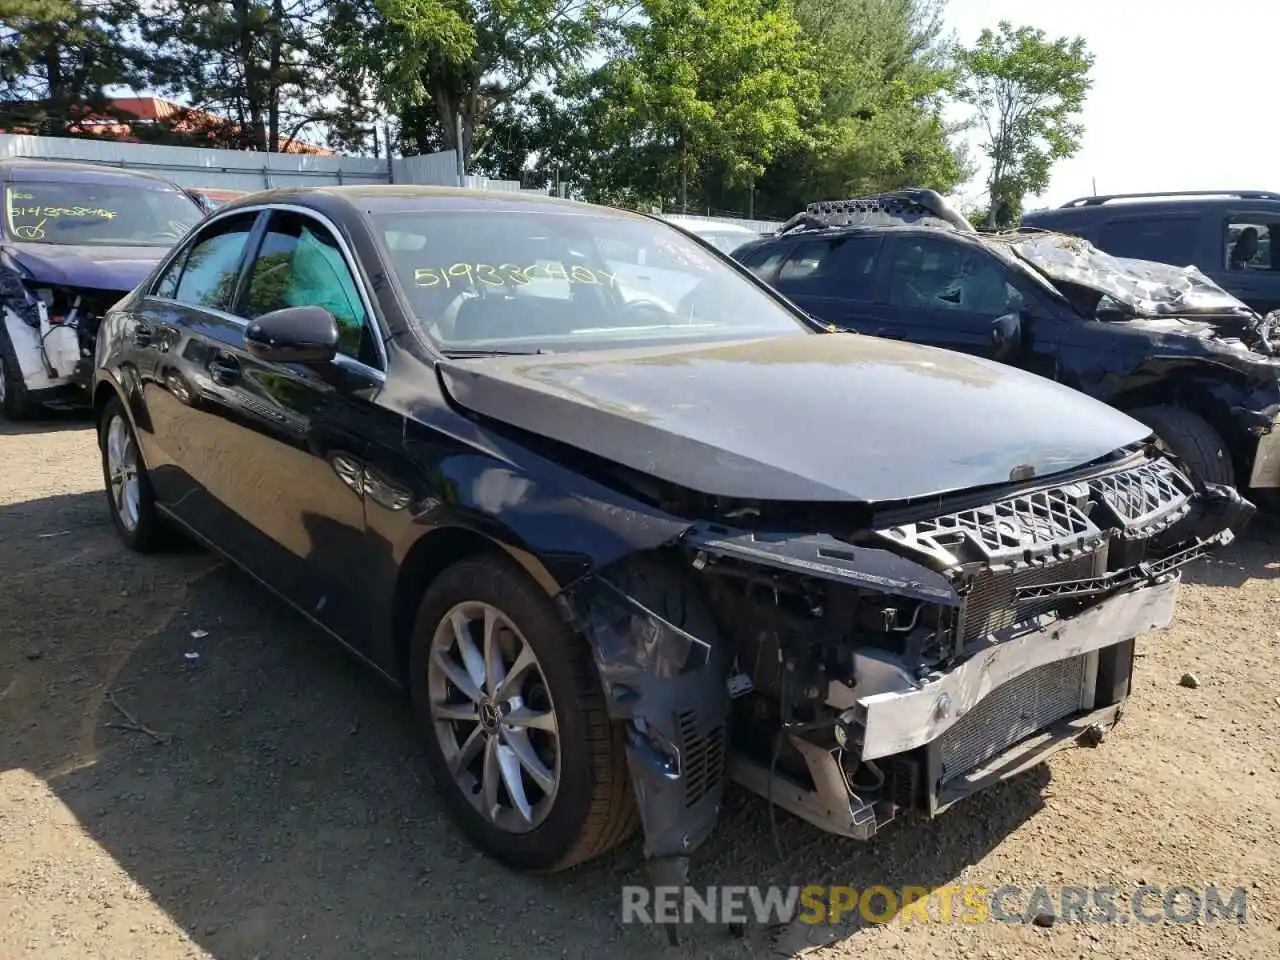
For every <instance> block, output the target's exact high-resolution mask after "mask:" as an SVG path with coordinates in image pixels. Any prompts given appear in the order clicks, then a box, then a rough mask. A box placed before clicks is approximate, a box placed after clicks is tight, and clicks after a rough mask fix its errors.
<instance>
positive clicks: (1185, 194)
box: [1022, 190, 1280, 224]
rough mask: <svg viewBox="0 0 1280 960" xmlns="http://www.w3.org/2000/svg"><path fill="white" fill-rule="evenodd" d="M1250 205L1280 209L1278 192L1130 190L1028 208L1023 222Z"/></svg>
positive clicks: (1108, 217)
mask: <svg viewBox="0 0 1280 960" xmlns="http://www.w3.org/2000/svg"><path fill="white" fill-rule="evenodd" d="M1242 203H1247V204H1248V205H1249V206H1251V207H1254V206H1274V207H1275V208H1276V209H1277V210H1280V194H1277V193H1272V192H1269V191H1266V190H1189V191H1178V192H1174V193H1129V194H1106V195H1102V196H1093V197H1079V198H1077V199H1075V200H1071V201H1068V202H1067V203H1064V204H1063V205H1062V206H1060V207H1050V208H1048V209H1046V210H1030V211H1028V212H1027V213H1025V214H1024V215H1023V217H1022V220H1023V222H1024V223H1029V224H1031V223H1037V222H1045V221H1049V220H1059V219H1072V220H1075V219H1080V220H1093V219H1102V220H1106V219H1110V218H1111V217H1113V216H1125V217H1131V216H1135V215H1137V216H1143V215H1149V214H1160V213H1187V212H1200V211H1216V210H1221V209H1223V208H1231V209H1236V208H1238V207H1240V205H1241V204H1242Z"/></svg>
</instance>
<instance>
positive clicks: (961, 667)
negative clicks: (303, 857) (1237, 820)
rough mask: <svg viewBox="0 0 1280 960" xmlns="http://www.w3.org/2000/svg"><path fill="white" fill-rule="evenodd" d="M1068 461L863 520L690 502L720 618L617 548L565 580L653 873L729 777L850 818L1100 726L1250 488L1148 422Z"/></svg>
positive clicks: (682, 857)
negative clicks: (745, 520)
mask: <svg viewBox="0 0 1280 960" xmlns="http://www.w3.org/2000/svg"><path fill="white" fill-rule="evenodd" d="M1068 477H1069V478H1068V479H1067V480H1063V481H1059V482H1056V483H1053V482H1047V481H1042V482H1040V483H1039V484H1034V483H1030V484H1021V485H1019V486H1018V487H1017V488H1014V489H1009V490H1006V491H1005V492H1002V493H998V494H987V495H986V496H982V497H978V498H974V497H972V496H971V497H968V498H967V499H966V498H963V497H961V498H959V499H956V498H951V499H950V502H949V504H947V505H945V506H943V508H942V509H941V510H939V509H938V504H939V503H942V502H943V501H935V502H934V505H933V508H932V509H929V508H922V507H919V506H910V505H908V506H902V505H896V506H894V507H892V508H891V509H888V510H881V511H875V512H873V516H874V522H873V523H872V524H870V525H868V526H865V527H862V528H859V529H850V530H841V529H829V530H825V531H818V532H815V531H813V530H812V529H809V530H807V531H805V532H796V533H785V532H779V531H778V530H777V529H776V528H774V529H764V527H765V526H770V527H772V526H773V525H772V524H765V523H764V522H763V521H762V520H761V519H760V518H757V520H756V522H755V523H753V524H752V525H751V526H750V527H742V526H734V525H731V524H729V523H720V522H707V521H704V522H700V523H696V524H694V525H692V526H691V527H690V528H689V529H688V530H687V531H686V532H685V533H684V535H683V536H682V537H680V538H679V540H678V542H677V543H675V544H669V545H667V546H666V547H664V548H663V550H664V551H666V552H667V553H669V554H670V555H671V556H672V557H674V558H676V559H678V561H679V562H680V563H681V564H682V566H683V568H684V575H685V576H687V577H688V578H690V580H691V581H692V582H693V583H695V584H696V591H695V592H696V594H697V595H698V596H700V597H701V598H703V599H704V600H705V602H706V604H707V606H708V609H709V611H710V613H711V617H712V619H713V620H714V622H715V624H716V628H717V631H718V633H717V635H715V636H695V635H693V634H692V633H691V632H689V631H688V630H687V629H686V628H685V627H684V626H682V625H680V624H679V623H677V622H674V621H675V620H676V619H677V618H674V617H668V616H666V615H664V614H663V613H661V612H659V611H657V610H655V609H653V605H652V604H649V605H646V604H645V603H644V602H642V600H641V599H640V598H637V597H636V596H634V595H630V594H629V593H628V592H627V590H626V589H625V588H624V586H623V585H622V584H623V581H622V580H619V579H617V578H615V577H614V576H613V573H612V570H611V568H605V569H603V570H599V571H596V572H595V573H593V574H591V575H589V576H587V577H586V578H584V579H583V580H581V581H579V582H578V583H576V584H575V585H573V586H572V587H570V588H569V589H568V590H567V591H566V592H565V593H564V594H563V595H562V601H563V603H564V606H565V609H566V612H567V614H568V615H569V616H570V617H571V618H572V620H573V622H574V623H575V625H576V627H577V629H578V630H579V631H580V632H581V633H582V634H583V635H584V636H585V637H586V638H587V640H588V642H589V643H590V644H591V646H592V649H593V651H594V657H595V662H596V665H597V668H598V671H599V674H600V678H601V681H602V683H603V684H604V687H605V692H606V694H607V697H608V701H609V704H610V711H611V714H612V716H613V717H614V718H615V719H616V720H619V721H622V722H624V723H625V724H626V728H627V731H628V756H629V763H630V770H631V775H632V779H633V783H634V787H635V794H636V799H637V803H638V805H639V808H640V813H641V819H642V822H643V825H644V830H645V837H646V844H645V852H646V855H647V856H648V857H649V858H650V862H651V865H652V867H653V877H654V881H655V883H657V884H658V885H661V886H670V885H680V884H683V883H684V882H685V879H686V877H687V869H688V857H689V855H690V853H692V851H693V850H694V849H696V848H697V846H698V845H699V844H700V843H701V842H702V841H703V840H704V839H705V838H706V837H707V836H708V834H709V833H710V832H711V830H712V828H713V826H714V824H715V821H716V817H717V815H718V812H719V808H720V802H721V791H722V787H723V781H724V779H725V778H726V777H727V778H728V779H732V780H734V781H736V782H737V783H739V784H741V785H743V786H745V787H747V788H748V789H750V790H752V791H754V792H756V793H758V794H760V795H762V796H764V797H766V798H767V799H768V800H770V801H771V802H772V803H775V804H777V805H778V806H781V807H782V808H784V809H786V810H788V811H790V812H791V813H793V814H795V815H796V816H799V817H801V818H803V819H805V820H807V821H809V822H810V823H812V824H814V825H816V826H818V827H820V828H822V829H824V830H826V831H828V832H831V833H834V834H838V835H841V836H845V837H850V838H856V839H864V840H865V839H868V838H870V837H872V836H874V835H875V833H876V832H877V831H878V830H879V829H881V828H882V827H883V826H885V825H886V824H888V823H889V822H891V821H893V820H894V819H897V818H899V817H901V816H903V815H905V814H908V813H921V814H924V815H925V816H933V815H936V814H938V813H940V812H941V811H943V810H945V809H946V808H947V807H949V806H950V805H952V804H953V803H955V802H956V801H958V800H960V799H961V798H963V797H965V796H968V795H970V794H972V793H974V792H976V791H979V790H981V789H983V788H985V787H987V786H989V785H991V784H993V783H996V782H998V781H1001V780H1004V779H1006V778H1008V777H1010V776H1013V775H1014V774H1016V773H1018V772H1020V771H1022V770H1025V769H1027V768H1028V767H1029V766H1031V765H1034V764H1036V763H1039V762H1040V761H1041V760H1043V759H1044V758H1045V757H1046V756H1048V755H1049V754H1050V753H1052V752H1053V751H1055V750H1057V749H1061V748H1063V747H1066V746H1070V745H1072V744H1076V743H1097V742H1098V741H1099V740H1100V739H1101V736H1102V734H1104V733H1105V731H1106V730H1107V729H1108V728H1109V727H1110V726H1111V725H1112V724H1113V723H1114V722H1115V720H1116V719H1117V717H1118V715H1119V713H1120V710H1121V707H1122V704H1123V702H1124V700H1125V698H1126V697H1127V695H1128V692H1129V684H1130V676H1131V671H1132V666H1133V647H1134V638H1135V637H1137V636H1138V635H1140V634H1142V633H1144V632H1146V631H1148V630H1152V629H1156V628H1159V627H1163V626H1165V625H1166V624H1168V623H1169V622H1170V620H1171V617H1172V614H1173V607H1174V600H1175V596H1176V591H1177V585H1178V582H1179V575H1178V570H1179V568H1180V567H1181V566H1183V565H1184V564H1186V563H1188V562H1190V561H1192V560H1194V559H1196V558H1198V557H1200V556H1203V555H1204V554H1206V553H1207V552H1209V551H1211V550H1213V549H1214V548H1215V547H1216V546H1219V545H1222V544H1225V543H1228V542H1230V540H1231V539H1232V536H1233V533H1232V531H1233V529H1235V530H1238V529H1239V528H1240V527H1241V526H1242V525H1243V524H1244V523H1246V522H1247V521H1248V519H1249V517H1250V516H1251V515H1252V513H1253V509H1254V508H1253V506H1252V504H1250V503H1249V502H1248V501H1246V500H1244V499H1242V498H1241V497H1240V495H1239V494H1238V493H1237V492H1236V491H1235V490H1234V489H1233V488H1229V487H1222V486H1207V487H1205V488H1204V489H1201V490H1196V489H1194V488H1193V486H1192V484H1191V482H1190V481H1189V480H1188V479H1187V478H1186V477H1185V476H1184V475H1183V474H1182V473H1181V472H1179V470H1178V469H1177V468H1176V467H1174V466H1173V464H1172V463H1171V462H1170V461H1169V460H1167V459H1166V458H1164V457H1163V456H1162V455H1161V454H1160V453H1159V452H1157V451H1156V450H1155V449H1154V448H1152V447H1149V446H1145V445H1143V446H1137V447H1134V448H1131V449H1130V450H1128V451H1126V452H1125V455H1124V456H1123V457H1121V458H1120V459H1118V460H1115V461H1113V462H1111V463H1109V464H1107V465H1105V466H1102V467H1094V468H1092V469H1091V470H1086V471H1084V472H1083V474H1080V473H1076V474H1071V475H1068ZM836 526H838V522H837V521H833V522H832V527H833V528H834V527H836ZM624 562H625V561H624Z"/></svg>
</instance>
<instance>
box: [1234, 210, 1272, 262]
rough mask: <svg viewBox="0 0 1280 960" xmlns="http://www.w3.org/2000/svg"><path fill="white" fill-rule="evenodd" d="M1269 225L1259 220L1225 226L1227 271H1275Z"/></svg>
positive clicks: (1235, 221)
mask: <svg viewBox="0 0 1280 960" xmlns="http://www.w3.org/2000/svg"><path fill="white" fill-rule="evenodd" d="M1273 226H1280V224H1271V223H1267V222H1265V221H1259V220H1246V219H1240V220H1233V221H1232V222H1231V223H1229V224H1228V225H1227V243H1226V251H1225V257H1226V263H1225V266H1226V268H1227V269H1228V270H1275V269H1276V263H1275V256H1274V254H1273V252H1272V251H1273V249H1274V248H1273V247H1272V246H1271V237H1272V234H1273V231H1272V227H1273Z"/></svg>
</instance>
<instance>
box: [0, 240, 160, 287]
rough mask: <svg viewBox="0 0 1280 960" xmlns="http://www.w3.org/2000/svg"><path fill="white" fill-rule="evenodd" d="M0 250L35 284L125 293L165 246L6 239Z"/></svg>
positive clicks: (149, 269)
mask: <svg viewBox="0 0 1280 960" xmlns="http://www.w3.org/2000/svg"><path fill="white" fill-rule="evenodd" d="M4 251H5V252H6V253H7V254H8V255H9V257H10V258H11V259H12V260H14V261H15V262H16V263H18V264H19V265H21V266H22V268H23V269H24V270H26V271H27V272H28V273H30V274H31V277H32V279H34V280H35V282H36V283H42V284H48V285H49V286H54V287H78V288H82V289H87V290H105V291H109V292H111V293H128V292H129V291H130V290H132V289H133V288H134V287H136V286H137V285H138V284H140V283H141V282H142V281H143V280H145V279H146V278H147V275H148V274H149V273H150V272H151V270H152V268H153V267H155V265H156V264H157V263H159V262H160V260H161V258H162V257H164V255H165V254H166V253H168V252H169V248H168V247H143V246H101V247H99V246H70V245H64V244H55V243H9V242H6V243H5V244H4Z"/></svg>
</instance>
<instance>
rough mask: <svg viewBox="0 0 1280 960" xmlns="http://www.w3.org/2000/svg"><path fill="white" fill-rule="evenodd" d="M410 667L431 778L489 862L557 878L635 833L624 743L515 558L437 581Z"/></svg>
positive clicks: (590, 676) (578, 648)
mask: <svg viewBox="0 0 1280 960" xmlns="http://www.w3.org/2000/svg"><path fill="white" fill-rule="evenodd" d="M408 667H409V677H408V679H409V691H410V695H411V697H412V699H413V704H414V708H415V712H416V713H417V715H418V717H419V721H420V723H421V725H422V730H423V733H424V734H425V737H426V741H427V742H426V754H427V763H428V765H429V767H430V771H431V778H432V779H433V780H434V781H435V784H436V787H437V789H438V790H439V791H440V794H441V796H442V797H443V799H444V801H445V804H446V805H447V806H448V808H449V812H450V813H451V814H452V815H453V818H454V819H455V820H456V821H457V823H458V825H459V826H460V827H461V828H462V829H463V831H464V832H465V833H466V834H467V836H468V837H469V838H470V839H471V841H472V842H473V843H475V844H476V846H478V847H480V848H481V849H482V850H484V851H485V852H486V853H488V854H489V855H490V856H492V857H495V858H496V859H498V860H501V861H503V862H504V863H507V864H509V865H511V866H513V867H518V868H521V869H525V870H536V871H541V872H549V871H554V870H564V869H566V868H568V867H571V866H573V865H574V864H577V863H581V862H583V861H584V860H590V859H591V858H593V857H597V856H599V855H600V854H602V853H604V852H605V851H607V850H609V849H611V848H613V847H615V846H617V845H618V844H619V843H621V842H622V841H623V840H625V839H626V838H627V836H628V835H629V834H630V833H631V832H632V831H633V830H634V829H635V828H636V826H637V825H638V819H637V812H636V808H635V804H634V802H633V801H632V797H631V786H630V783H629V782H628V778H627V758H626V750H625V746H624V740H623V731H622V728H621V727H620V726H619V725H618V724H617V723H614V722H613V721H611V720H610V718H609V713H608V710H607V709H606V707H605V699H604V689H603V687H602V686H601V684H600V678H599V676H598V675H597V673H596V669H595V665H594V663H593V661H592V658H591V650H590V648H589V647H588V646H587V644H586V642H585V640H584V639H583V637H581V636H580V635H579V634H577V633H576V632H575V631H574V630H573V629H572V628H571V627H570V626H569V624H568V623H567V622H566V621H565V619H564V618H563V617H562V616H561V615H560V613H559V611H558V610H557V609H556V607H555V604H554V603H553V602H552V600H551V598H550V597H549V596H548V595H547V593H546V592H545V591H544V590H543V589H542V587H540V586H539V585H538V583H537V582H536V581H535V580H533V579H532V578H531V577H530V576H529V575H528V574H527V573H526V572H525V571H524V570H523V569H522V568H520V567H519V566H518V565H517V564H515V563H514V562H512V561H511V560H510V559H508V558H506V557H503V556H500V555H496V554H494V553H485V554H483V555H477V556H471V557H467V558H465V559H462V560H459V561H458V562H457V563H455V564H453V565H452V566H450V567H448V568H447V569H445V570H444V571H442V572H441V573H440V574H439V575H438V576H437V577H435V579H434V580H433V581H432V582H431V586H430V587H429V588H428V589H427V591H426V595H425V596H424V597H423V598H422V603H421V605H420V606H419V608H418V616H417V620H416V622H415V624H414V627H413V635H412V637H411V638H410V649H409V664H408Z"/></svg>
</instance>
